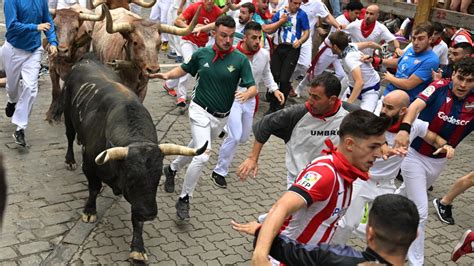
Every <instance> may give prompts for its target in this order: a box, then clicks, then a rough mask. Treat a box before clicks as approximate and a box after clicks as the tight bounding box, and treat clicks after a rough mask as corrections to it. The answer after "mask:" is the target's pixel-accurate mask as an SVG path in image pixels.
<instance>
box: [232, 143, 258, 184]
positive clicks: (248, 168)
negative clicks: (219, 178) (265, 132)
mask: <svg viewBox="0 0 474 266" xmlns="http://www.w3.org/2000/svg"><path fill="white" fill-rule="evenodd" d="M263 144H264V143H261V142H259V141H258V140H255V141H254V142H253V147H252V151H251V152H250V155H249V157H248V158H247V159H246V160H245V161H244V162H243V163H241V164H240V166H239V169H237V176H238V177H239V178H240V180H245V179H246V178H247V176H248V175H249V174H250V172H253V178H255V176H256V175H257V171H258V158H259V157H260V152H261V151H262V148H263Z"/></svg>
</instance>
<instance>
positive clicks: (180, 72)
mask: <svg viewBox="0 0 474 266" xmlns="http://www.w3.org/2000/svg"><path fill="white" fill-rule="evenodd" d="M186 74H187V72H186V71H184V69H182V68H181V66H178V67H175V68H173V69H171V70H170V71H168V72H166V73H158V74H156V77H157V78H159V79H164V80H167V79H177V78H180V77H182V76H184V75H186Z"/></svg>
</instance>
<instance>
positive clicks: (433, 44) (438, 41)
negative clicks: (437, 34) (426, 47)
mask: <svg viewBox="0 0 474 266" xmlns="http://www.w3.org/2000/svg"><path fill="white" fill-rule="evenodd" d="M441 41H442V39H441V38H438V39H437V40H436V41H434V43H432V44H431V47H435V46H436V45H438V44H440V43H441Z"/></svg>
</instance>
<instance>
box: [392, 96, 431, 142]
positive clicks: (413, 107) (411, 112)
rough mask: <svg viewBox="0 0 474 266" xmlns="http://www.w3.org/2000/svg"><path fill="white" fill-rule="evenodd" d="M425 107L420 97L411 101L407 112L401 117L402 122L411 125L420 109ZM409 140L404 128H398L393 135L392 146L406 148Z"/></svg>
mask: <svg viewBox="0 0 474 266" xmlns="http://www.w3.org/2000/svg"><path fill="white" fill-rule="evenodd" d="M425 107H426V103H425V101H423V100H421V99H416V100H415V101H413V102H412V103H411V104H410V106H409V107H408V110H407V113H406V114H405V116H404V117H403V120H402V123H406V124H409V125H412V124H413V121H415V119H416V117H418V114H419V113H420V112H421V111H423V109H425ZM409 140H410V139H409V132H407V131H405V130H400V131H399V132H398V133H397V135H396V136H395V143H394V147H395V148H400V147H404V148H408V144H409Z"/></svg>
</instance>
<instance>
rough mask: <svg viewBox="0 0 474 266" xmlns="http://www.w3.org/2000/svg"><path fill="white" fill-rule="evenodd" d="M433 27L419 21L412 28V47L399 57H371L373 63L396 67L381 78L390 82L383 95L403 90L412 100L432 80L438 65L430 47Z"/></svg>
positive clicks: (379, 105)
mask: <svg viewBox="0 0 474 266" xmlns="http://www.w3.org/2000/svg"><path fill="white" fill-rule="evenodd" d="M433 32H434V28H433V26H432V25H431V24H430V23H421V24H419V25H417V26H416V27H415V29H413V34H412V42H413V47H411V48H409V49H408V50H407V51H406V52H405V53H404V54H403V55H402V56H401V57H400V58H398V59H395V58H390V59H381V58H378V57H375V56H374V57H373V58H372V59H373V64H374V65H378V64H383V65H385V66H386V67H390V68H396V69H397V73H395V75H392V74H391V73H390V72H386V73H385V74H383V78H384V79H385V80H386V81H388V82H390V84H388V86H387V88H386V90H385V91H384V95H387V94H388V93H389V92H391V91H394V90H404V91H406V92H407V93H408V95H409V96H410V102H413V101H414V100H415V99H416V97H417V96H418V94H419V93H420V92H421V91H422V90H423V89H424V88H426V87H427V86H428V85H429V84H430V83H431V81H432V76H431V75H432V71H433V70H435V71H436V70H437V69H438V67H439V59H438V56H437V55H436V54H435V53H434V52H433V50H432V49H431V45H430V44H431V39H432V36H433ZM382 101H383V97H382V98H381V99H380V100H379V103H378V106H377V108H376V113H377V111H379V110H380V108H381V107H382Z"/></svg>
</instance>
